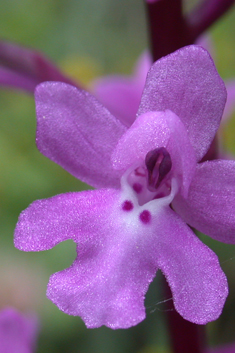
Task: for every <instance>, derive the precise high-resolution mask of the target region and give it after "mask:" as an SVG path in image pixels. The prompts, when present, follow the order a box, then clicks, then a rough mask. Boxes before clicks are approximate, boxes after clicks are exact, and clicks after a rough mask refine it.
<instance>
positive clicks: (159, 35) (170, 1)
mask: <svg viewBox="0 0 235 353" xmlns="http://www.w3.org/2000/svg"><path fill="white" fill-rule="evenodd" d="M234 2H235V0H204V1H202V2H201V3H200V4H199V5H198V6H196V7H195V9H193V10H192V11H191V13H189V14H188V15H184V14H183V5H182V0H156V1H154V2H146V7H147V16H148V23H149V32H150V43H151V49H152V56H153V60H154V61H156V60H158V59H160V58H161V57H162V56H165V55H168V54H170V53H172V52H173V51H175V50H177V49H179V48H182V47H184V46H186V45H189V44H193V43H194V42H195V41H196V39H197V38H198V37H199V36H200V35H201V34H202V33H203V32H204V31H205V30H206V29H208V27H210V26H211V25H212V24H213V23H214V22H215V21H217V20H218V19H219V18H220V17H221V16H223V14H224V13H225V12H226V11H227V10H228V9H229V8H230V7H231V6H232V5H233V3H234Z"/></svg>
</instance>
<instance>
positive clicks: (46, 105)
mask: <svg viewBox="0 0 235 353" xmlns="http://www.w3.org/2000/svg"><path fill="white" fill-rule="evenodd" d="M35 99H36V111H37V136H36V142H37V146H38V148H39V150H40V152H41V153H43V154H44V155H45V156H47V157H48V158H50V159H51V160H52V161H54V162H56V163H58V164H59V165H61V166H62V167H63V168H64V169H66V170H67V171H68V172H69V173H71V174H73V175H74V176H75V177H77V178H79V179H81V180H82V181H84V182H86V183H88V184H90V185H91V186H93V187H95V188H98V190H88V191H82V192H71V193H66V194H61V195H57V196H55V197H52V198H49V199H45V200H38V201H35V202H33V203H32V204H31V205H30V206H29V207H28V208H27V209H26V210H25V211H23V212H22V214H21V215H20V217H19V221H18V224H17V226H16V230H15V246H16V247H17V248H18V249H20V250H23V251H42V250H48V249H51V248H52V247H54V246H55V245H56V244H58V243H60V242H62V241H65V240H67V239H72V240H73V241H74V242H75V243H76V244H77V258H76V260H75V261H74V263H73V264H72V265H71V267H69V268H68V269H65V270H63V271H61V272H57V273H55V274H53V275H52V276H51V278H50V280H49V284H48V289H47V296H48V298H49V299H50V300H51V301H52V302H53V303H55V304H56V305H57V306H58V307H59V309H60V310H62V311H64V312H65V313H67V314H70V315H78V316H81V318H82V319H83V320H84V322H85V324H86V326H87V327H89V328H94V327H99V326H101V325H106V326H108V327H110V328H113V329H117V328H128V327H130V326H133V325H136V324H138V323H139V322H141V321H142V320H143V319H144V318H145V307H144V298H145V294H146V292H147V290H148V287H149V284H150V282H151V281H152V280H153V278H154V277H155V274H156V271H157V270H158V269H160V270H161V271H162V272H163V273H164V275H165V276H166V279H167V281H168V283H169V285H170V287H171V290H172V295H173V302H174V306H175V309H176V310H177V311H178V312H179V313H180V314H181V315H182V316H183V317H184V318H185V319H186V320H189V321H191V322H194V323H197V324H206V323H207V322H209V321H212V320H215V319H216V318H218V317H219V315H220V314H221V311H222V308H223V305H224V302H225V299H226V297H227V294H228V287H227V280H226V277H225V275H224V273H223V271H222V270H221V268H220V265H219V261H218V258H217V256H216V255H215V254H214V253H213V252H212V251H211V250H210V249H209V248H208V247H207V246H206V245H204V244H203V243H202V242H201V241H200V240H199V239H198V237H197V236H196V235H195V234H194V233H193V231H192V230H191V228H190V227H194V228H196V229H198V230H199V231H201V232H203V233H205V234H207V235H209V236H211V237H212V238H214V239H216V240H219V241H222V242H227V243H235V217H234V209H233V205H234V201H235V183H234V173H235V161H227V160H214V161H206V162H204V163H198V162H199V161H200V160H201V159H202V157H203V156H204V155H205V153H206V152H207V150H208V148H209V147H210V144H211V142H212V140H213V138H214V136H215V133H216V131H217V129H218V127H219V124H220V120H221V116H222V113H223V109H224V105H225V101H226V89H225V86H224V83H223V81H222V80H221V78H220V77H219V75H218V73H217V71H216V68H215V66H214V63H213V61H212V59H211V57H210V56H209V54H208V53H207V51H206V50H204V49H202V48H201V47H198V46H189V47H184V48H182V49H180V50H178V51H176V52H174V53H172V54H170V55H168V56H166V57H163V58H162V59H160V60H159V61H157V62H155V63H154V64H153V66H152V67H151V69H150V70H149V73H148V76H147V80H146V85H145V88H144V91H143V95H142V98H141V103H140V107H139V110H138V113H137V118H136V120H135V121H134V122H133V124H132V125H131V126H130V127H129V128H127V126H126V125H124V124H123V123H122V122H121V121H120V120H118V119H117V118H116V117H114V116H113V115H112V114H111V113H110V112H109V111H108V110H107V109H106V108H105V107H104V106H103V105H101V104H100V103H99V102H98V101H97V100H96V99H95V98H94V97H93V96H92V95H90V94H89V93H88V92H85V91H83V90H80V89H77V88H76V87H73V86H71V85H68V84H65V83H59V82H45V83H42V84H40V85H39V86H38V87H37V88H36V94H35ZM189 226H190V227H189Z"/></svg>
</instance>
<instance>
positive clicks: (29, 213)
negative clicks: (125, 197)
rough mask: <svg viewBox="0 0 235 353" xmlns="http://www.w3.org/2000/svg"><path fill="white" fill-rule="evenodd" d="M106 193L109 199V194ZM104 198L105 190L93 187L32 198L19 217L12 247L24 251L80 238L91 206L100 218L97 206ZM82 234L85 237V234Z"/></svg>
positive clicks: (86, 225)
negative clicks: (87, 189)
mask: <svg viewBox="0 0 235 353" xmlns="http://www.w3.org/2000/svg"><path fill="white" fill-rule="evenodd" d="M108 195H109V202H111V201H112V193H111V192H109V193H108ZM105 197H106V193H105V191H103V192H101V191H98V190H92V191H83V192H71V193H67V194H61V195H57V196H54V197H51V198H49V199H45V200H37V201H34V202H33V203H32V204H31V205H30V206H29V207H28V208H27V209H26V210H25V211H23V212H22V213H21V215H20V217H19V220H18V223H17V226H16V230H15V239H14V243H15V247H16V248H17V249H19V250H23V251H41V250H48V249H51V248H53V247H54V246H55V245H56V244H58V243H60V242H62V241H64V240H68V239H73V240H74V241H80V237H81V234H83V233H82V232H83V231H84V230H85V229H86V227H87V228H89V222H90V209H91V208H93V209H94V212H97V217H100V214H99V207H100V204H101V203H105V202H106V198H105ZM113 197H116V191H113ZM89 200H90V201H89ZM91 200H92V201H91ZM106 203H107V207H110V205H109V203H108V202H106ZM102 221H105V218H103V219H102ZM91 227H92V224H91ZM82 237H83V238H82V239H83V240H84V235H82ZM89 237H90V235H89ZM87 240H89V239H87Z"/></svg>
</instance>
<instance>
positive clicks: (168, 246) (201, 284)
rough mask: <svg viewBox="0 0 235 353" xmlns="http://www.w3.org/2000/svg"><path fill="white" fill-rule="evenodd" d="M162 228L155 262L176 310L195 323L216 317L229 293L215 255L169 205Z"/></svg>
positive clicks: (201, 322) (163, 218)
mask: <svg viewBox="0 0 235 353" xmlns="http://www.w3.org/2000/svg"><path fill="white" fill-rule="evenodd" d="M163 232H164V236H161V237H159V242H160V246H159V250H158V266H159V268H160V269H161V270H162V271H163V273H164V275H165V276H166V278H167V281H168V283H169V285H170V287H171V291H172V294H173V301H174V306H175V308H176V310H177V311H178V312H179V314H180V315H182V316H183V318H185V319H186V320H189V321H191V322H194V323H196V324H206V323H207V322H210V321H213V320H215V319H217V318H218V317H219V316H220V314H221V312H222V309H223V306H224V302H225V299H226V297H227V294H228V285H227V280H226V277H225V275H224V273H223V271H222V270H221V268H220V265H219V262H218V258H217V256H216V255H215V254H214V253H213V252H212V251H211V250H210V249H209V248H208V247H207V246H206V245H204V244H203V243H202V242H201V241H200V240H199V239H198V238H197V237H196V236H195V234H194V233H193V232H192V231H191V230H190V229H189V228H188V227H187V226H186V225H185V223H183V222H182V220H181V219H180V218H179V217H178V215H177V214H176V213H175V212H174V211H172V210H171V209H170V208H169V209H167V210H165V213H164V215H162V234H163Z"/></svg>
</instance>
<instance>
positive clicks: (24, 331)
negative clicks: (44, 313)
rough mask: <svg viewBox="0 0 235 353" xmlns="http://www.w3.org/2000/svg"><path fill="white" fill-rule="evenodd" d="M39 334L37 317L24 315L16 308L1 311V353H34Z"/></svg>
mask: <svg viewBox="0 0 235 353" xmlns="http://www.w3.org/2000/svg"><path fill="white" fill-rule="evenodd" d="M37 332H38V323H37V320H36V318H35V317H30V316H26V315H23V314H21V313H20V312H18V311H17V310H15V309H14V308H5V309H3V310H1V311H0V351H1V353H33V352H34V348H35V343H36V336H37Z"/></svg>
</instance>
